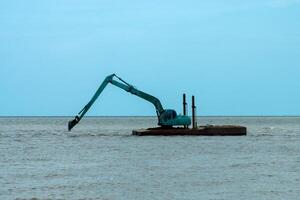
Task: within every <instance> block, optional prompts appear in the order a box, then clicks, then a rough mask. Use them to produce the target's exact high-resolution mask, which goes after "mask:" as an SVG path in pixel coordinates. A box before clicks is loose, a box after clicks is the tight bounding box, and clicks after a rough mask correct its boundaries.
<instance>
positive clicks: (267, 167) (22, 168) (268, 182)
mask: <svg viewBox="0 0 300 200" xmlns="http://www.w3.org/2000/svg"><path fill="white" fill-rule="evenodd" d="M71 119H73V117H1V118H0V199H1V200H6V199H31V200H39V199H83V200H84V199H90V200H94V199H99V200H102V199H103V200H110V199H111V200H114V199H116V200H117V199H125V200H135V199H137V200H144V199H149V200H150V199H151V200H155V199H167V200H168V199H170V200H174V199H175V200H177V199H178V200H184V199H186V200H190V199H195V200H196V199H197V200H198V199H203V200H277V199H278V200H279V199H280V200H299V199H300V117H198V118H197V122H198V125H206V124H212V125H213V124H215V125H243V126H246V127H247V130H248V134H247V136H171V137H167V136H144V137H141V136H133V135H131V132H132V130H133V129H139V128H147V127H155V126H156V124H157V120H156V118H155V117H86V118H83V119H82V120H81V122H80V123H79V124H78V125H77V126H75V127H74V129H73V130H72V131H71V132H69V131H68V130H67V123H68V121H69V120H71Z"/></svg>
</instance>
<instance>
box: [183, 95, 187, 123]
mask: <svg viewBox="0 0 300 200" xmlns="http://www.w3.org/2000/svg"><path fill="white" fill-rule="evenodd" d="M186 108H187V103H186V96H185V93H183V115H184V116H186V115H187V112H186V111H187V109H186ZM187 127H188V126H186V125H185V126H184V128H187Z"/></svg>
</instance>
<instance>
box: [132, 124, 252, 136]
mask: <svg viewBox="0 0 300 200" xmlns="http://www.w3.org/2000/svg"><path fill="white" fill-rule="evenodd" d="M132 135H137V136H243V135H247V128H246V127H244V126H236V125H205V126H199V127H196V128H176V127H174V128H162V127H157V128H147V129H138V130H133V131H132Z"/></svg>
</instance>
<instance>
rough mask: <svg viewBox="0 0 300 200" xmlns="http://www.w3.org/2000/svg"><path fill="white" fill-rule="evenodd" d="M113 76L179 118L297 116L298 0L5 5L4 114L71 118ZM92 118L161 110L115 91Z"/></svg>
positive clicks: (0, 18) (1, 24)
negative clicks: (189, 106)
mask: <svg viewBox="0 0 300 200" xmlns="http://www.w3.org/2000/svg"><path fill="white" fill-rule="evenodd" d="M110 73H116V74H118V75H119V76H120V77H122V78H123V79H124V80H126V81H128V82H129V83H132V84H133V85H135V86H137V88H138V89H141V90H143V91H146V92H148V93H150V94H152V95H154V96H156V97H158V98H159V99H160V100H161V102H162V104H163V106H164V107H166V108H174V109H176V110H177V111H178V112H179V113H180V112H181V110H182V107H181V99H182V97H181V95H182V93H183V92H186V93H187V94H188V95H189V96H188V97H189V99H188V100H189V101H190V95H192V94H194V95H195V96H196V102H197V105H198V111H197V112H198V114H199V115H300V106H299V102H300V94H299V88H300V80H299V79H300V1H299V0H277V1H276V0H252V1H238V0H226V1H225V0H224V1H222V0H206V1H201V0H194V1H192V0H185V1H174V0H165V1H142V0H136V1H132V0H126V1H124V0H122V1H112V0H106V1H102V0H82V1H79V0H51V1H41V0H35V1H34V0H26V1H17V0H3V1H0V91H1V94H0V116H4V115H75V114H76V113H77V112H78V111H79V110H80V109H81V108H82V107H83V106H84V105H85V104H86V103H87V101H88V100H89V99H90V97H91V96H92V95H93V93H94V92H95V90H96V89H97V87H98V86H99V84H101V82H102V81H103V79H104V78H105V76H107V75H108V74H110ZM88 114H89V115H155V111H154V108H153V106H152V105H151V104H149V103H147V102H144V101H143V100H141V99H138V98H136V97H134V96H132V95H130V94H128V93H126V92H124V91H121V90H119V89H118V88H115V87H114V86H109V87H108V88H106V90H105V91H104V92H103V94H102V95H101V96H100V98H99V99H98V101H97V102H96V103H95V105H94V106H93V107H92V108H91V110H90V112H89V113H88Z"/></svg>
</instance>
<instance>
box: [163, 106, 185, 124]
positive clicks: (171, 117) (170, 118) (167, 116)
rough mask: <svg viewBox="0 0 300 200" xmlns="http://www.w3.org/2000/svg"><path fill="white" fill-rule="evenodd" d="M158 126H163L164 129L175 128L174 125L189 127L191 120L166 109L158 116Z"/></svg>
mask: <svg viewBox="0 0 300 200" xmlns="http://www.w3.org/2000/svg"><path fill="white" fill-rule="evenodd" d="M158 125H160V126H165V127H170V126H176V125H179V126H181V125H185V126H189V125H191V119H190V117H188V116H184V115H177V113H176V111H175V110H172V109H166V110H164V112H163V113H161V115H160V116H159V122H158Z"/></svg>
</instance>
